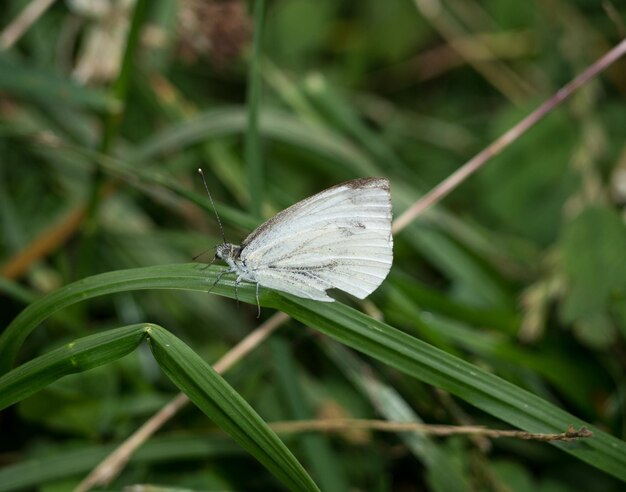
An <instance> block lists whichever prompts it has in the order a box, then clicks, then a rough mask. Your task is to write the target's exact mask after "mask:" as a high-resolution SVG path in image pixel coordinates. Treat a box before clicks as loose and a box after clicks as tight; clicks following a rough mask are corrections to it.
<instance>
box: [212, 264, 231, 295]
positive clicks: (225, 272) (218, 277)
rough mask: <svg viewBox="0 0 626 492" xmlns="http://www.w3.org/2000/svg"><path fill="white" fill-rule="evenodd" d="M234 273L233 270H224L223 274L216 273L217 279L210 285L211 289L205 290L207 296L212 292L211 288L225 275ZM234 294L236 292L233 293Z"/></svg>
mask: <svg viewBox="0 0 626 492" xmlns="http://www.w3.org/2000/svg"><path fill="white" fill-rule="evenodd" d="M234 272H235V270H233V269H230V270H226V271H224V272H220V273H218V274H217V278H216V279H215V282H213V285H211V288H210V289H209V290H207V294H209V293H210V292H211V291H212V290H213V288H214V287H215V286H216V285H217V283H218V282H219V281H220V280H221V278H222V277H223V276H224V275H226V274H228V273H234ZM235 292H236V291H235Z"/></svg>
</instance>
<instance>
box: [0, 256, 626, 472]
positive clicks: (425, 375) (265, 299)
mask: <svg viewBox="0 0 626 492" xmlns="http://www.w3.org/2000/svg"><path fill="white" fill-rule="evenodd" d="M218 271H220V270H218V269H217V268H215V267H212V268H209V269H201V267H200V265H197V264H185V265H167V266H158V267H147V268H138V269H131V270H123V271H117V272H110V273H105V274H102V275H97V276H94V277H89V278H86V279H83V280H80V281H78V282H75V283H73V284H70V285H67V286H65V287H63V288H61V289H59V290H58V291H56V292H54V293H52V294H50V295H48V296H46V297H44V298H42V299H40V300H38V301H37V302H35V303H33V304H31V305H30V306H28V307H27V308H26V309H25V310H24V311H22V313H20V315H19V316H18V317H17V318H16V319H15V320H14V321H13V323H11V325H10V326H9V327H8V328H7V330H5V333H4V334H3V336H2V337H1V338H0V362H1V363H2V364H3V365H4V367H5V368H6V367H9V366H10V364H11V363H12V361H13V359H14V357H15V355H16V353H17V351H18V350H19V348H20V345H21V343H22V341H23V340H24V339H25V338H26V336H28V334H29V333H30V332H31V331H32V330H33V329H34V328H36V327H37V325H38V324H39V323H41V322H42V321H43V320H44V319H46V318H47V317H48V316H49V315H50V314H52V313H53V312H54V311H57V310H58V309H61V308H62V307H65V306H68V305H70V304H73V303H75V302H78V301H79V300H85V299H88V298H90V297H94V296H97V295H102V294H109V293H113V292H120V291H124V290H136V289H165V288H170V289H188V290H207V289H208V286H209V285H211V283H212V282H213V281H214V279H215V275H216V273H217V272H218ZM263 291H264V289H262V290H261V292H262V295H261V299H260V300H261V305H262V306H265V307H274V308H277V309H280V310H282V311H284V312H285V313H287V314H289V315H290V316H292V317H293V318H295V319H297V320H299V321H301V322H303V323H306V324H307V325H309V326H311V327H313V328H316V329H318V330H319V331H321V332H323V333H325V334H327V335H329V336H331V337H333V338H334V339H336V340H338V341H340V342H342V343H344V344H345V345H348V346H350V347H353V348H355V349H357V350H359V351H361V352H363V353H365V354H368V355H370V356H372V357H374V358H376V359H378V360H380V361H382V362H383V363H385V364H388V365H390V366H392V367H395V368H397V369H398V370H400V371H402V372H404V373H406V374H408V375H410V376H413V377H415V378H417V379H420V380H422V381H424V382H426V383H428V384H432V385H434V386H437V387H439V388H442V389H444V390H446V391H449V392H450V393H452V394H454V395H457V396H458V397H460V398H462V399H463V400H465V401H467V402H468V403H471V404H472V405H474V406H476V407H478V408H480V409H482V410H484V411H485V412H487V413H488V414H490V415H493V416H495V417H498V418H500V419H501V420H503V421H505V422H508V423H509V424H511V425H514V426H516V427H519V428H520V429H523V430H526V431H529V432H563V431H565V430H566V429H567V427H568V426H569V425H574V426H577V427H581V426H587V427H589V428H590V429H591V430H592V431H593V432H594V436H593V438H591V439H587V440H585V441H579V442H569V443H563V442H560V443H553V445H554V446H557V447H559V448H561V449H562V450H564V451H566V452H568V453H570V454H572V455H574V456H576V457H578V458H579V459H581V460H583V461H585V462H587V463H589V464H591V465H593V466H595V467H597V468H599V469H601V470H604V471H606V472H607V473H610V474H612V475H614V476H615V477H618V478H620V479H621V480H624V481H626V443H624V442H623V441H621V440H619V439H617V438H615V437H612V436H610V435H608V434H606V433H604V432H602V431H601V430H599V429H596V428H593V427H592V426H590V425H588V424H586V423H585V422H583V421H582V420H580V419H578V418H576V417H574V416H573V415H571V414H569V413H567V412H565V411H563V410H561V409H559V408H558V407H556V406H555V405H553V404H551V403H549V402H547V401H545V400H542V399H541V398H538V397H537V396H535V395H533V394H531V393H529V392H528V391H526V390H523V389H521V388H519V387H517V386H515V385H513V384H511V383H509V382H507V381H505V380H503V379H501V378H499V377H497V376H495V375H493V374H490V373H488V372H487V371H485V370H483V369H480V368H479V367H477V366H475V365H473V364H469V363H467V362H465V361H463V360H462V359H459V358H457V357H454V356H451V355H450V354H447V353H446V352H443V351H441V350H439V349H437V348H435V347H433V346H431V345H429V344H427V343H425V342H422V341H421V340H418V339H416V338H414V337H412V336H410V335H407V334H406V333H403V332H401V331H399V330H397V329H395V328H393V327H391V326H389V325H387V324H385V323H382V322H379V321H376V320H375V319H373V318H371V317H369V316H367V315H365V314H363V313H361V312H359V311H356V310H354V309H351V308H350V307H348V306H346V305H344V304H341V303H339V302H334V303H318V302H314V301H307V300H305V299H300V298H296V297H293V296H287V295H279V294H277V293H273V292H272V293H268V292H267V291H266V292H263ZM213 292H215V293H217V294H220V295H226V296H229V297H234V289H233V282H232V281H221V282H220V283H219V284H218V285H217V286H216V287H215V289H214V291H213ZM239 298H240V299H241V300H243V301H246V302H249V303H251V304H254V303H255V300H254V286H252V285H251V284H246V285H244V284H242V285H241V286H240V288H239Z"/></svg>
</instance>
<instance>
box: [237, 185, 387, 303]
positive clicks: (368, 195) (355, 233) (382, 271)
mask: <svg viewBox="0 0 626 492" xmlns="http://www.w3.org/2000/svg"><path fill="white" fill-rule="evenodd" d="M392 246H393V239H392V236H391V199H390V196H389V181H388V180H386V179H384V178H362V179H356V180H353V181H348V182H346V183H342V184H339V185H337V186H333V187H332V188H329V189H327V190H324V191H322V192H320V193H318V194H317V195H313V196H312V197H309V198H307V199H305V200H302V201H301V202H298V203H296V204H294V205H292V206H291V207H289V208H287V209H285V210H283V211H282V212H280V213H279V214H277V215H276V216H275V217H273V218H272V219H270V220H268V221H267V222H266V223H265V224H263V225H261V226H260V227H259V228H258V229H256V230H255V231H254V232H252V233H251V234H250V235H249V236H248V237H247V238H246V240H245V241H244V242H243V243H242V245H241V256H240V258H241V260H243V261H244V263H245V265H246V267H247V268H248V269H250V271H251V272H252V274H253V275H254V277H255V279H256V281H257V282H258V283H259V284H260V285H262V286H264V287H269V288H272V289H276V290H280V291H283V292H288V293H291V294H294V295H297V296H300V297H305V298H309V299H315V300H318V301H327V302H332V301H333V300H334V299H333V298H332V297H329V296H328V295H327V294H326V290H327V289H331V288H337V289H340V290H343V291H345V292H348V293H349V294H352V295H354V296H356V297H358V298H360V299H363V298H365V297H367V296H368V295H369V294H371V293H372V292H373V291H374V290H375V289H376V288H377V287H378V286H379V285H380V284H381V283H382V281H383V280H384V279H385V277H386V276H387V274H388V273H389V269H390V268H391V263H392V260H393V251H392Z"/></svg>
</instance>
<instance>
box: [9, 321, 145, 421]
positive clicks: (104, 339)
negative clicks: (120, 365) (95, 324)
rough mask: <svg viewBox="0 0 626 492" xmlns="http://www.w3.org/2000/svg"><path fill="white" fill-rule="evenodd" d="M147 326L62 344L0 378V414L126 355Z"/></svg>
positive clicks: (131, 327) (113, 331) (136, 326)
mask: <svg viewBox="0 0 626 492" xmlns="http://www.w3.org/2000/svg"><path fill="white" fill-rule="evenodd" d="M146 326H147V325H146V324H145V323H142V324H137V325H130V326H124V327H122V328H117V329H114V330H108V331H105V332H103V333H97V334H95V335H91V336H88V337H84V338H80V339H78V340H76V341H74V342H70V343H67V344H65V345H64V346H62V347H59V348H57V349H55V350H52V351H51V352H49V353H47V354H45V355H42V356H41V357H37V358H36V359H33V360H31V361H28V362H26V363H25V364H23V365H21V366H19V367H17V368H15V369H13V370H12V371H10V372H8V373H6V374H5V375H4V376H2V377H0V410H2V409H4V408H6V407H8V406H9V405H13V404H14V403H17V402H18V401H20V400H23V399H24V398H26V397H27V396H30V395H32V394H33V393H35V392H36V391H39V390H40V389H42V388H45V387H46V386H48V385H49V384H50V383H52V382H54V381H56V380H57V379H60V378H62V377H63V376H67V375H68V374H73V373H76V372H82V371H87V370H89V369H93V368H94V367H97V366H101V365H102V364H106V363H107V362H112V361H114V360H117V359H119V358H121V357H124V356H125V355H128V354H129V353H131V352H132V351H133V350H135V349H136V348H137V346H138V345H139V344H140V343H141V342H142V340H143V339H144V338H145V337H146Z"/></svg>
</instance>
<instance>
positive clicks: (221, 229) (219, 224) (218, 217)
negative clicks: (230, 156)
mask: <svg viewBox="0 0 626 492" xmlns="http://www.w3.org/2000/svg"><path fill="white" fill-rule="evenodd" d="M198 174H200V177H201V178H202V183H203V184H204V189H205V190H206V194H207V195H209V200H210V201H211V206H212V207H213V212H215V217H216V218H217V225H218V226H220V232H221V233H222V241H223V242H224V244H225V243H226V235H225V234H224V228H223V227H222V221H221V220H220V216H219V214H218V213H217V209H216V208H215V203H214V202H213V197H212V196H211V192H210V191H209V187H208V186H207V185H206V180H205V179H204V173H203V172H202V169H201V168H198Z"/></svg>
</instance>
